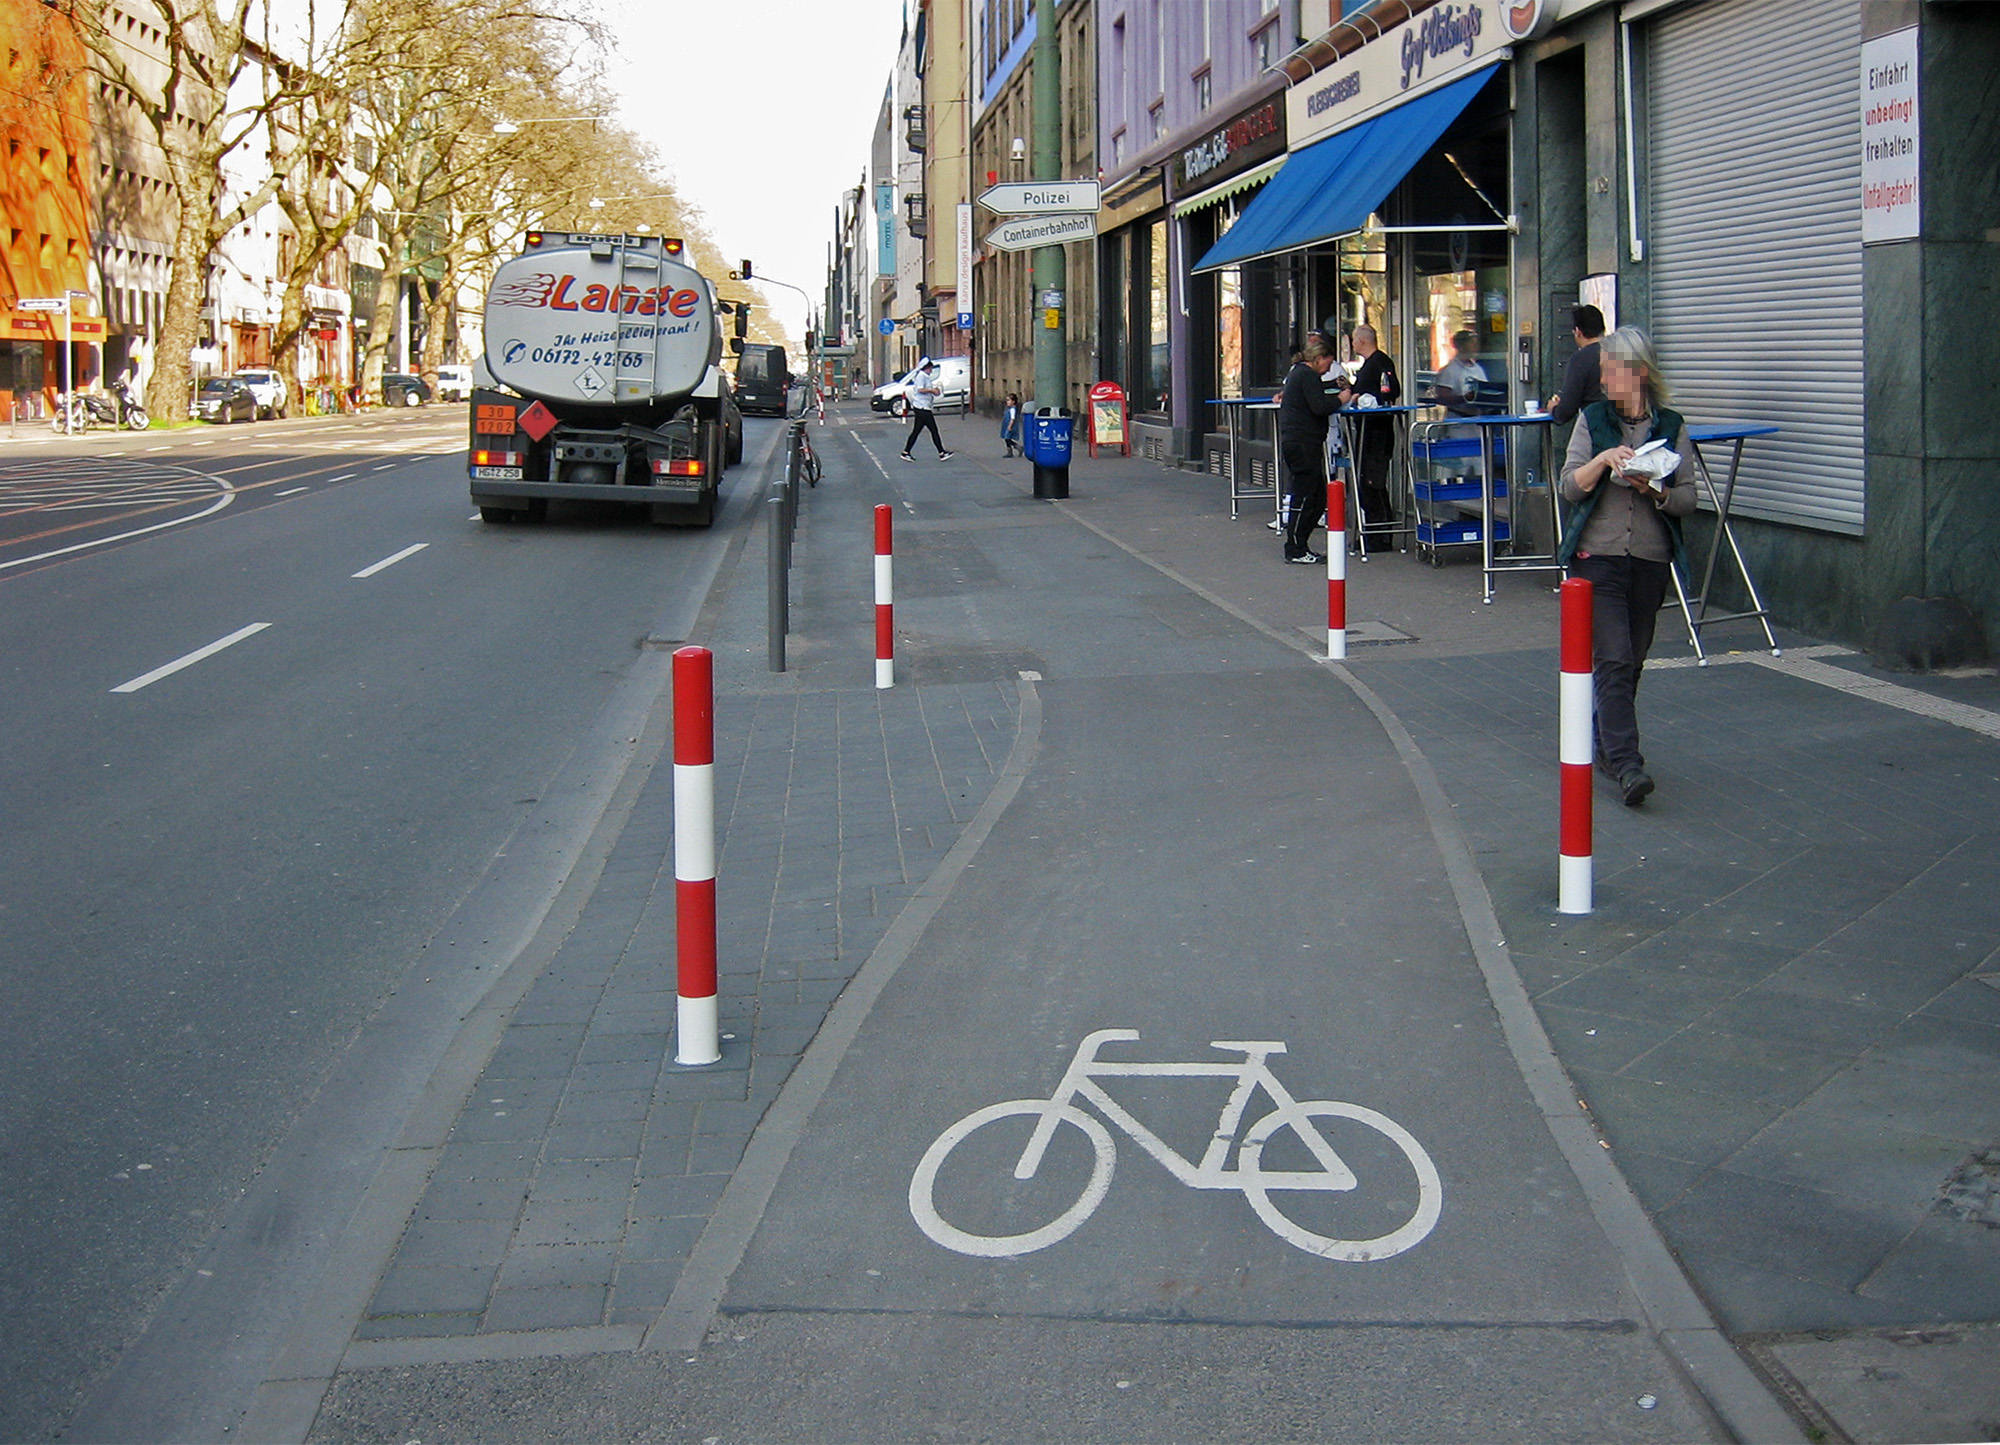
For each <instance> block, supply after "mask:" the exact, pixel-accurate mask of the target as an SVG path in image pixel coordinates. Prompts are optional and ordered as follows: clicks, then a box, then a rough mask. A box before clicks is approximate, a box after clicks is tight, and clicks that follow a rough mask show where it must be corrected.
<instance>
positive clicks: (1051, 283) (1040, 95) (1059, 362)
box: [1030, 0, 1069, 410]
mask: <svg viewBox="0 0 2000 1445" xmlns="http://www.w3.org/2000/svg"><path fill="white" fill-rule="evenodd" d="M1057 23H1058V22H1057V20H1056V0H1036V4H1035V78H1034V96H1033V101H1034V105H1033V112H1034V113H1033V124H1034V138H1035V139H1034V176H1033V179H1035V180H1038V181H1054V180H1060V179H1061V178H1062V49H1061V46H1060V43H1059V42H1060V39H1061V37H1060V36H1059V34H1058V33H1057V28H1056V27H1057ZM1068 271H1069V267H1068V257H1067V256H1066V255H1065V254H1064V252H1063V248H1062V247H1061V246H1037V247H1036V248H1035V256H1034V273H1033V278H1034V288H1035V294H1034V296H1033V298H1032V301H1031V307H1030V314H1031V315H1032V314H1033V313H1034V312H1036V311H1039V312H1040V313H1041V320H1042V324H1041V325H1039V326H1037V327H1035V396H1036V402H1035V404H1036V405H1037V406H1045V407H1051V408H1056V409H1058V410H1059V409H1060V408H1062V407H1063V406H1066V405H1067V404H1068V402H1069V345H1068V330H1067V328H1066V326H1065V324H1064V322H1065V314H1066V311H1067V309H1068V308H1067V300H1068V298H1067V297H1066V296H1064V294H1063V293H1064V290H1065V289H1066V286H1067V281H1068Z"/></svg>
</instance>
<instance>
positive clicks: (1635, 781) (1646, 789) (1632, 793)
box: [1618, 768, 1653, 808]
mask: <svg viewBox="0 0 2000 1445" xmlns="http://www.w3.org/2000/svg"><path fill="white" fill-rule="evenodd" d="M1618 788H1619V791H1621V792H1623V793H1624V794H1625V806H1626V807H1628V808H1636V807H1638V806H1639V805H1640V804H1641V803H1643V802H1645V801H1646V798H1647V796H1648V795H1649V794H1650V793H1651V792H1652V791H1653V779H1652V776H1651V775H1650V774H1649V773H1647V771H1646V770H1645V769H1644V768H1634V769H1632V771H1631V772H1629V773H1627V774H1626V775H1625V776H1624V777H1622V778H1620V779H1619V780H1618Z"/></svg>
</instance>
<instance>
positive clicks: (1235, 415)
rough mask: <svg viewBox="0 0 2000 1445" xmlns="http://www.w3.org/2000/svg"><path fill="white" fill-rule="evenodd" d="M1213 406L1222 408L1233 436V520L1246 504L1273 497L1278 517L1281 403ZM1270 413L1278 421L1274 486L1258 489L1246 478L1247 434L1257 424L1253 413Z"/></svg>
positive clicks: (1223, 401)
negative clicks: (1244, 446)
mask: <svg viewBox="0 0 2000 1445" xmlns="http://www.w3.org/2000/svg"><path fill="white" fill-rule="evenodd" d="M1208 404H1209V405H1210V406H1219V407H1221V408H1222V416H1223V420H1224V421H1225V422H1226V423H1227V430H1228V433H1229V520H1230V521H1232V522H1233V521H1235V520H1236V515H1237V508H1238V505H1239V504H1240V503H1242V502H1245V501H1251V500H1255V499H1258V498H1263V497H1269V498H1270V499H1271V513H1272V515H1273V516H1276V515H1277V513H1278V508H1279V505H1280V503H1279V493H1280V492H1281V490H1282V489H1281V488H1280V487H1279V486H1278V438H1277V424H1276V421H1275V418H1276V416H1277V414H1278V399H1277V398H1276V397H1263V396H1224V397H1212V398H1210V399H1209V403H1208ZM1251 412H1269V413H1270V414H1271V416H1272V417H1273V418H1274V420H1273V422H1272V436H1271V485H1270V486H1268V487H1255V486H1250V485H1248V483H1247V481H1246V479H1245V477H1244V475H1243V439H1244V433H1245V432H1246V430H1247V429H1248V428H1249V426H1250V425H1251V424H1252V422H1253V421H1254V420H1255V418H1253V417H1251V416H1250V415H1249V413H1251Z"/></svg>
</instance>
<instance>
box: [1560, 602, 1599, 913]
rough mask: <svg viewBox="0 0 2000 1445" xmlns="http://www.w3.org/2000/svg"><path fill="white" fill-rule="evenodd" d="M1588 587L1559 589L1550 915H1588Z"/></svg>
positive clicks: (1589, 733)
mask: <svg viewBox="0 0 2000 1445" xmlns="http://www.w3.org/2000/svg"><path fill="white" fill-rule="evenodd" d="M1590 614H1591V590H1590V583H1589V582H1588V581H1586V580H1585V579H1583V578H1581V577H1572V578H1570V579H1569V580H1568V581H1567V582H1565V583H1563V585H1562V693H1561V705H1560V711H1559V714H1558V718H1559V721H1558V732H1559V736H1560V743H1559V756H1560V758H1561V762H1562V795H1561V803H1560V817H1559V822H1558V828H1557V834H1558V839H1559V841H1558V844H1557V857H1556V870H1557V871H1556V911H1557V912H1558V913H1588V912H1590V911H1591V906H1592V900H1591V892H1592V888H1591V872H1592V866H1591V836H1590V833H1591V826H1590V825H1591V817H1590V809H1591V796H1590V769H1591V752H1592V748H1591V736H1592V727H1591V710H1592V707H1593V705H1594V701H1595V699H1594V698H1593V696H1592V684H1591V676H1590V651H1591V648H1590V624H1591V617H1590Z"/></svg>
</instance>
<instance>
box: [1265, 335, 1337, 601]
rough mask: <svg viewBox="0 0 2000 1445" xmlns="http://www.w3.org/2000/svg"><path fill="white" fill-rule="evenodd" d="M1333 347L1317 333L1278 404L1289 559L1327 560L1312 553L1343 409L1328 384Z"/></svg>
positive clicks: (1301, 355)
mask: <svg viewBox="0 0 2000 1445" xmlns="http://www.w3.org/2000/svg"><path fill="white" fill-rule="evenodd" d="M1332 369H1333V348H1332V347H1331V346H1330V345H1328V344H1327V341H1326V338H1325V337H1323V336H1320V335H1318V334H1317V333H1315V334H1314V335H1313V336H1312V337H1311V338H1310V339H1309V340H1307V342H1306V344H1305V345H1304V346H1303V347H1302V348H1300V350H1299V354H1298V356H1297V357H1296V358H1295V359H1294V360H1293V362H1292V369H1291V370H1290V371H1289V372H1287V373H1286V375H1285V389H1284V391H1283V393H1282V394H1281V395H1280V397H1279V400H1278V452H1279V454H1280V455H1281V456H1282V457H1283V458H1284V461H1285V475H1286V487H1287V491H1288V492H1289V494H1290V495H1289V505H1290V509H1291V518H1290V521H1289V522H1288V523H1287V525H1286V527H1285V560H1286V561H1287V562H1297V563H1299V564H1301V565H1306V564H1310V563H1314V562H1324V561H1325V560H1326V558H1325V557H1323V556H1321V555H1320V554H1319V553H1317V552H1315V551H1313V550H1312V548H1311V546H1310V545H1308V544H1309V543H1310V542H1311V541H1312V533H1313V528H1314V527H1317V526H1318V525H1319V521H1320V518H1321V516H1323V515H1324V514H1325V512H1326V423H1327V418H1328V417H1330V416H1332V415H1333V414H1334V413H1335V412H1336V411H1338V410H1340V404H1341V403H1340V393H1339V392H1338V391H1335V390H1333V389H1331V388H1330V387H1328V386H1327V384H1326V374H1327V372H1329V371H1331V370H1332Z"/></svg>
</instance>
